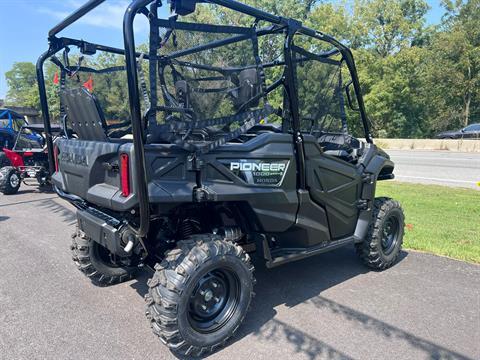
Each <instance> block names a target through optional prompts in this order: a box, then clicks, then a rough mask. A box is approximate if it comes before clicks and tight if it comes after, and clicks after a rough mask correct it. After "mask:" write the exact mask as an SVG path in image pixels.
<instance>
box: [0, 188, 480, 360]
mask: <svg viewBox="0 0 480 360" xmlns="http://www.w3.org/2000/svg"><path fill="white" fill-rule="evenodd" d="M74 224H75V216H74V213H73V211H72V208H71V207H70V206H69V205H67V204H66V203H65V202H64V201H62V200H60V199H58V198H57V197H56V196H55V195H53V194H49V193H35V191H30V192H28V191H27V192H25V191H23V192H21V193H19V194H18V195H16V196H10V197H7V196H0V239H1V241H0V269H1V270H2V276H1V277H0V358H1V359H153V358H154V359H174V357H173V355H172V354H171V353H170V352H169V351H168V350H167V349H166V348H165V347H164V346H163V345H161V344H160V342H159V341H158V340H157V339H156V337H154V336H153V334H152V333H151V331H150V328H149V326H148V324H147V321H146V319H145V316H144V301H143V295H144V294H145V292H146V286H145V282H146V280H147V278H148V276H149V275H148V274H147V273H141V274H140V276H139V277H138V278H137V279H136V280H133V281H130V282H128V283H124V284H120V285H116V286H112V287H106V288H99V287H95V286H93V285H92V284H91V283H90V282H89V281H88V280H87V279H86V278H85V277H84V276H83V275H82V274H80V272H79V271H77V270H76V268H75V266H74V264H73V263H72V261H71V257H70V252H69V243H70V233H71V232H72V231H73V228H74ZM257 265H258V266H257V270H256V277H257V280H258V283H257V285H256V297H255V299H254V301H253V305H252V309H251V311H250V314H249V315H248V316H247V319H246V321H245V323H244V324H243V325H242V326H241V327H240V329H239V332H238V333H237V335H236V336H235V337H234V339H232V341H230V343H229V345H228V347H226V348H225V349H223V350H220V351H218V352H217V353H215V354H213V355H211V356H209V359H236V360H237V359H248V360H252V359H255V360H256V359H306V360H317V359H368V360H375V359H389V358H396V359H480V310H479V309H480V266H477V265H472V264H467V263H463V262H459V261H455V260H451V259H447V258H442V257H436V256H433V255H428V254H422V253H417V252H403V253H402V256H401V260H400V262H399V263H398V264H397V265H395V266H394V267H393V268H391V269H389V270H387V271H384V272H373V271H368V270H367V269H366V268H364V267H363V266H362V265H361V264H360V262H359V260H358V259H357V258H356V256H355V254H354V252H353V249H351V248H344V249H339V250H337V251H335V252H332V253H329V254H323V255H320V256H317V257H315V258H310V259H306V260H303V261H300V262H297V263H292V264H288V265H285V266H283V267H280V268H276V269H272V270H266V269H265V268H264V267H262V266H260V264H257Z"/></svg>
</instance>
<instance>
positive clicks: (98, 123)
mask: <svg viewBox="0 0 480 360" xmlns="http://www.w3.org/2000/svg"><path fill="white" fill-rule="evenodd" d="M102 2H103V1H101V0H92V1H89V2H88V3H86V4H85V5H84V6H83V7H81V8H80V9H79V10H77V11H76V12H74V13H73V14H72V15H71V16H69V17H68V18H66V19H65V20H64V21H63V22H61V23H60V24H58V25H57V26H55V27H54V28H53V29H52V30H51V31H50V33H49V43H50V47H49V49H48V51H47V52H45V53H44V54H43V55H42V56H41V57H40V58H39V60H38V63H37V73H38V82H39V89H40V99H41V104H42V110H43V112H42V113H43V115H44V120H45V128H46V129H47V133H49V132H50V116H49V111H48V104H47V96H46V91H45V78H44V73H43V65H44V62H45V61H47V60H51V61H52V62H53V63H54V64H56V65H57V66H58V71H60V78H61V81H60V85H59V97H60V112H61V119H62V121H63V126H64V133H65V136H64V137H62V138H58V139H56V140H55V141H52V136H51V134H50V135H49V136H47V144H48V147H49V152H48V154H49V161H50V170H51V172H52V181H53V184H54V186H55V189H56V192H57V193H58V194H59V196H60V197H62V198H64V199H66V200H68V201H69V202H70V203H71V204H73V205H74V206H75V207H76V208H77V219H78V226H77V231H76V233H75V234H74V236H73V243H72V246H71V248H72V253H73V259H74V261H75V263H76V264H77V266H78V268H79V269H80V271H82V272H83V273H84V274H85V275H86V276H88V277H89V278H90V279H91V280H92V281H93V282H94V283H96V284H100V285H107V284H113V283H117V282H120V281H124V280H128V279H130V278H132V277H133V276H134V273H135V271H136V270H137V269H138V268H139V267H144V268H151V269H152V270H153V271H154V274H153V277H152V278H151V279H150V280H149V281H148V286H149V291H148V294H147V295H146V297H145V299H146V303H147V305H146V306H147V310H146V314H147V318H148V320H149V322H150V324H151V327H152V329H153V332H154V333H155V334H157V335H158V336H159V337H160V339H161V340H162V341H163V342H164V343H165V344H167V345H168V346H169V347H170V348H171V349H173V350H174V351H175V352H177V353H179V354H183V355H190V356H195V355H198V354H200V353H203V352H208V351H212V350H214V349H216V348H217V347H218V346H221V345H223V344H224V343H225V341H226V340H227V339H228V338H229V337H231V336H232V335H233V333H234V332H235V330H236V329H237V328H238V327H239V325H240V323H241V322H242V320H243V318H244V317H245V315H246V312H247V309H248V307H249V305H250V302H251V299H252V296H253V286H254V283H255V281H254V275H253V270H254V268H253V265H252V263H251V260H250V257H251V256H253V255H255V256H258V257H259V258H261V259H263V260H264V261H265V263H266V266H267V267H270V268H271V267H275V266H278V265H282V264H285V263H288V262H291V261H294V260H299V259H303V258H306V257H309V256H312V255H316V254H320V253H323V252H326V251H329V250H332V249H335V248H338V247H340V246H345V245H350V244H352V245H353V244H354V245H355V247H356V249H357V251H358V254H359V255H360V257H361V259H362V260H363V261H364V262H365V263H366V264H367V265H368V266H370V267H372V268H374V269H386V268H388V267H389V266H391V265H392V264H394V262H395V261H396V258H397V256H398V254H399V251H400V247H401V244H402V237H403V226H404V216H403V212H402V209H401V207H400V205H399V204H398V203H397V202H396V201H394V200H392V199H388V198H376V197H375V187H376V183H377V181H378V180H386V179H391V178H393V168H394V164H393V162H392V161H391V160H390V158H389V156H388V155H387V154H386V153H385V152H383V151H382V150H381V149H379V148H378V147H377V146H375V145H374V143H373V140H372V136H371V134H370V131H369V123H368V119H367V115H366V113H365V109H364V102H363V99H362V95H361V92H360V84H359V80H358V77H357V72H356V69H355V64H354V60H353V57H352V53H351V52H350V50H349V49H348V48H347V47H345V46H344V45H342V44H341V43H340V42H338V41H337V40H335V39H334V38H332V37H330V36H328V35H326V34H324V33H322V32H320V31H317V30H312V29H310V28H307V27H305V26H304V25H302V23H301V22H299V21H296V20H294V19H290V18H284V17H280V16H276V15H272V14H269V13H266V12H263V11H261V10H258V9H256V8H253V7H250V6H247V5H244V4H242V3H239V2H236V1H232V0H209V1H205V3H202V2H201V1H194V0H171V1H170V4H169V5H170V6H171V15H170V16H169V17H168V18H166V19H163V18H162V17H161V16H159V14H161V13H164V11H163V10H162V9H163V8H162V6H165V5H166V4H162V1H158V0H157V1H152V0H135V1H133V2H132V3H131V4H130V6H129V7H128V8H127V9H126V12H125V16H124V21H123V36H124V47H123V48H114V47H111V46H106V45H100V44H95V43H92V42H87V41H84V40H77V39H72V38H66V37H59V36H58V34H59V33H60V32H61V31H62V30H64V29H65V28H67V27H68V26H69V25H71V24H72V23H74V22H75V21H77V20H78V19H80V18H81V17H82V16H84V15H86V14H87V13H88V12H89V11H91V10H93V9H94V8H96V7H97V6H98V5H100V4H101V3H102ZM207 11H208V12H209V13H210V14H211V15H212V16H202V13H203V14H205V12H207ZM238 15H241V16H238ZM137 17H144V19H146V21H148V23H149V39H148V43H147V44H145V45H143V46H139V47H136V44H135V40H134V27H133V22H134V19H135V18H137ZM207 18H208V19H217V23H215V24H212V23H208V24H207V23H204V22H202V21H201V19H207ZM229 19H237V21H238V22H239V23H241V24H240V25H239V23H236V24H232V23H231V22H230V21H229ZM142 49H143V50H142ZM74 50H75V51H78V54H74ZM105 53H107V55H105ZM72 64H73V65H72ZM89 79H90V80H92V81H90V80H89ZM88 81H90V83H89V86H86V85H85V84H86V83H87V82H88ZM92 84H93V85H92ZM123 85H125V86H124V87H122V86H123ZM127 98H128V103H126V101H127ZM354 135H355V136H358V137H361V138H365V141H360V140H358V139H357V138H356V137H355V136H354ZM299 266H301V263H299Z"/></svg>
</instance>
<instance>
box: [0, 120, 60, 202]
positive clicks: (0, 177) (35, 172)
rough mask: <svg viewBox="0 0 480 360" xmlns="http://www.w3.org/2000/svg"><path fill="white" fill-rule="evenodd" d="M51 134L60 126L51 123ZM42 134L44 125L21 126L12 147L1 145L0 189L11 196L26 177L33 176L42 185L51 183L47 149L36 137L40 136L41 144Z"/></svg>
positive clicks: (31, 177)
mask: <svg viewBox="0 0 480 360" xmlns="http://www.w3.org/2000/svg"><path fill="white" fill-rule="evenodd" d="M51 133H52V134H55V135H58V134H60V133H61V128H60V127H58V126H52V127H51ZM44 134H45V130H44V127H43V124H35V125H24V126H22V127H21V128H20V131H19V132H18V133H17V136H16V138H15V142H14V145H13V147H12V149H8V148H3V153H0V192H2V193H3V194H5V195H13V194H15V193H17V192H18V189H19V188H20V185H21V183H22V182H25V180H26V179H29V178H30V179H35V180H36V181H37V183H38V185H39V186H42V187H43V186H47V185H49V184H50V172H49V169H48V156H47V149H46V146H45V145H40V143H39V142H38V141H37V140H36V139H37V138H42V139H43V140H42V141H41V143H45V140H44ZM32 138H33V139H32ZM27 185H30V184H27Z"/></svg>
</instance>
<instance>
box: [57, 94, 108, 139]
mask: <svg viewBox="0 0 480 360" xmlns="http://www.w3.org/2000/svg"><path fill="white" fill-rule="evenodd" d="M60 96H61V98H62V102H63V104H64V106H65V112H66V115H67V126H69V127H70V128H71V129H72V130H73V131H74V132H75V133H76V134H77V136H78V138H79V139H82V140H91V141H108V136H107V134H106V122H105V118H104V115H103V111H102V109H101V107H100V104H99V103H98V100H97V99H96V97H95V96H94V95H92V94H90V92H89V91H88V90H87V89H85V88H84V87H81V88H71V89H63V90H61V93H60Z"/></svg>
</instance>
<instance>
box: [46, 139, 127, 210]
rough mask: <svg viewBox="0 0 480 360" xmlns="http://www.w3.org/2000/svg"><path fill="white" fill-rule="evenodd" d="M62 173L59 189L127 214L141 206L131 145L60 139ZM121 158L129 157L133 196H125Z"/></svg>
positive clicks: (56, 182) (57, 177)
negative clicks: (135, 181) (121, 175)
mask: <svg viewBox="0 0 480 360" xmlns="http://www.w3.org/2000/svg"><path fill="white" fill-rule="evenodd" d="M55 147H56V149H57V156H56V158H57V159H58V160H57V162H58V171H57V172H56V173H55V174H54V175H53V177H52V180H53V183H54V185H55V186H57V187H58V188H60V189H61V190H63V191H64V192H66V193H69V194H73V195H76V196H79V197H81V198H82V199H84V200H87V201H88V202H90V203H93V204H96V205H99V206H102V207H106V208H109V209H112V210H116V211H126V210H129V209H131V208H132V207H134V206H135V205H136V204H137V200H136V196H135V184H134V178H135V177H134V176H132V175H133V174H132V171H133V168H132V165H131V164H132V160H133V145H132V144H131V143H115V142H99V141H84V140H77V139H57V141H55ZM120 154H127V155H128V156H129V159H130V161H129V162H128V163H129V167H128V175H129V185H130V195H128V196H123V195H122V190H121V183H120Z"/></svg>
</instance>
